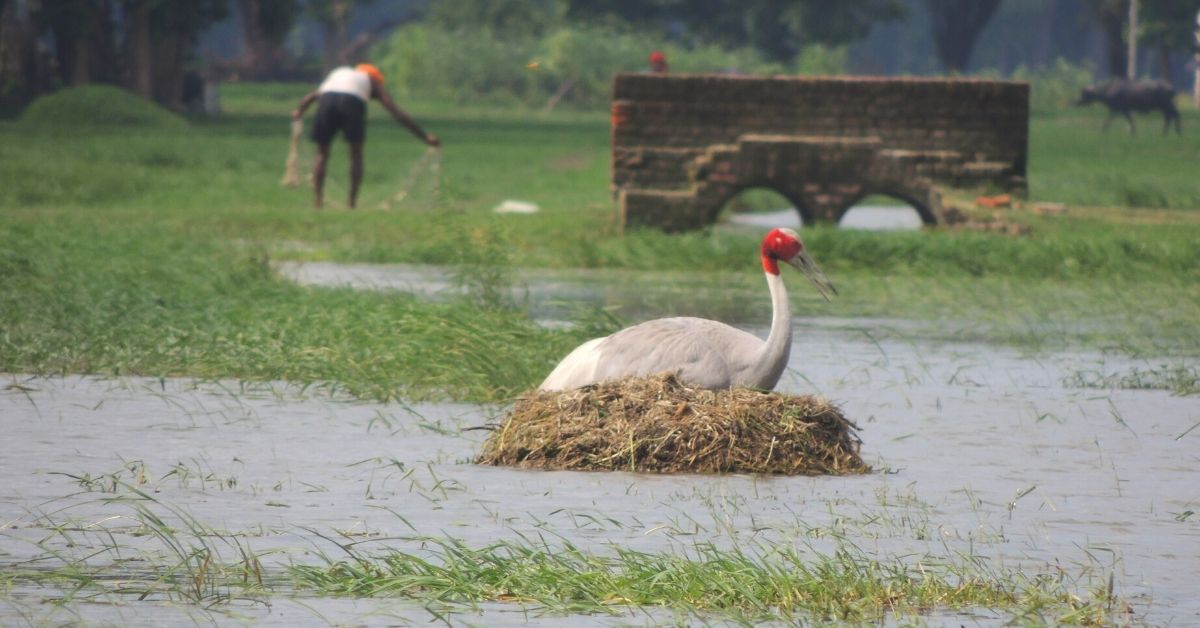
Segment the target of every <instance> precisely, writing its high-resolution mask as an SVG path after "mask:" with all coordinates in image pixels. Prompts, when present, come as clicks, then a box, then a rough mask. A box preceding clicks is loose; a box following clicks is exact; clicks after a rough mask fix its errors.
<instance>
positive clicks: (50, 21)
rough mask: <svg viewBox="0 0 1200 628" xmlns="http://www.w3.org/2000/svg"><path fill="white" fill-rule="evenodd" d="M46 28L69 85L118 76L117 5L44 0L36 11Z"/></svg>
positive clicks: (98, 0) (103, 0)
mask: <svg viewBox="0 0 1200 628" xmlns="http://www.w3.org/2000/svg"><path fill="white" fill-rule="evenodd" d="M33 15H34V19H35V21H36V22H37V23H38V25H39V26H41V27H42V28H43V29H45V30H48V31H49V32H50V33H52V34H53V35H54V42H55V52H56V54H55V58H56V60H57V61H58V67H59V68H60V74H61V79H62V81H63V82H64V83H66V84H68V85H80V84H83V83H91V82H96V81H104V82H111V81H113V80H114V79H115V78H116V77H115V74H114V70H115V66H116V61H115V57H116V47H115V44H114V41H113V33H114V26H113V3H112V2H110V1H109V0H42V2H40V3H39V5H38V7H37V8H36V9H35V11H34V12H33Z"/></svg>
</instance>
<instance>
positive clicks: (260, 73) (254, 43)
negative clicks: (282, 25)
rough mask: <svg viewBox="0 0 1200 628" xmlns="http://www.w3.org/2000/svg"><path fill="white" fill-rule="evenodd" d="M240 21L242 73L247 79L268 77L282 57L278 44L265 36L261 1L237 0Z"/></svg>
mask: <svg viewBox="0 0 1200 628" xmlns="http://www.w3.org/2000/svg"><path fill="white" fill-rule="evenodd" d="M234 6H235V7H236V9H237V12H238V17H239V18H241V21H242V49H243V51H242V59H241V63H240V64H239V65H241V69H242V73H243V74H244V75H245V76H246V77H248V78H254V79H263V78H267V77H269V76H270V74H271V71H272V70H273V69H274V68H275V66H276V63H277V61H278V60H279V59H280V58H281V57H282V55H281V54H280V51H279V43H278V42H276V41H274V40H272V39H271V37H270V36H268V35H267V33H266V31H265V28H264V26H265V25H264V24H263V21H262V0H237V2H235V3H234Z"/></svg>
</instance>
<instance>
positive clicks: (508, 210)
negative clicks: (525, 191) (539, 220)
mask: <svg viewBox="0 0 1200 628" xmlns="http://www.w3.org/2000/svg"><path fill="white" fill-rule="evenodd" d="M492 211H494V212H496V213H497V214H536V213H537V212H538V206H537V203H530V202H528V201H514V200H506V201H504V202H503V203H500V204H499V205H497V206H495V207H493V208H492Z"/></svg>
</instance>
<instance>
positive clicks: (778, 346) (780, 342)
mask: <svg viewBox="0 0 1200 628" xmlns="http://www.w3.org/2000/svg"><path fill="white" fill-rule="evenodd" d="M764 261H765V260H764ZM771 261H772V262H774V261H775V260H773V259H772V260H771ZM764 266H767V265H766V264H764ZM765 270H766V276H767V288H768V289H769V290H770V291H771V333H770V335H768V336H767V341H766V342H765V343H763V345H762V347H761V348H760V349H759V350H758V355H756V356H755V360H754V367H753V369H752V370H753V376H752V377H750V378H748V379H750V380H753V381H748V382H746V383H747V384H749V385H751V386H755V387H758V388H763V389H767V390H770V389H772V388H774V387H775V384H777V383H778V382H779V378H780V377H781V376H782V375H783V370H784V369H785V368H787V361H788V354H790V353H791V350H792V312H791V308H790V307H789V306H788V294H787V288H785V287H784V286H783V278H782V277H780V276H779V266H778V265H777V264H771V265H770V266H769V267H767V268H766V269H765ZM772 270H773V271H775V272H771V271H772Z"/></svg>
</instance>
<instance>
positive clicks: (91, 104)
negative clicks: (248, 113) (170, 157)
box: [21, 85, 187, 131]
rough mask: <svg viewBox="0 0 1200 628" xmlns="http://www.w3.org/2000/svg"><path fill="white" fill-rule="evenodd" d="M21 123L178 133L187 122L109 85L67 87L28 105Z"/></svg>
mask: <svg viewBox="0 0 1200 628" xmlns="http://www.w3.org/2000/svg"><path fill="white" fill-rule="evenodd" d="M21 120H22V122H25V123H27V124H33V125H40V126H45V127H56V128H73V127H78V126H96V127H127V128H131V129H140V130H147V131H151V130H178V129H181V128H183V127H186V126H187V120H185V119H184V118H183V117H182V116H179V115H177V114H175V113H172V112H170V111H168V110H166V109H163V108H162V107H159V106H158V105H156V104H154V103H152V102H150V101H148V100H143V99H141V98H139V97H137V96H135V95H133V94H131V93H130V92H127V91H125V90H123V89H120V88H117V87H112V86H111V85H81V86H79V87H68V88H66V89H62V90H59V91H57V92H55V93H53V94H50V95H48V96H43V97H41V98H39V99H37V100H35V101H34V102H33V103H31V104H30V105H29V107H27V108H26V109H25V112H24V114H23V115H22V116H21Z"/></svg>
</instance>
